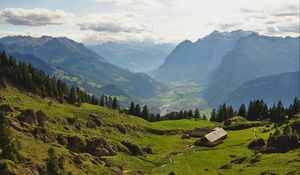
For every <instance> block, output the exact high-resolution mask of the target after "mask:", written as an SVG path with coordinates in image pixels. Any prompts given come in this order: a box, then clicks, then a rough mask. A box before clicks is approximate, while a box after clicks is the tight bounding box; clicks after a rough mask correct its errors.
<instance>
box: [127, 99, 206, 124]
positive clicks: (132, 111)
mask: <svg viewBox="0 0 300 175" xmlns="http://www.w3.org/2000/svg"><path fill="white" fill-rule="evenodd" d="M125 112H126V113H127V114H129V115H134V116H136V117H140V118H143V119H145V120H147V121H150V122H156V121H161V120H180V119H191V118H198V119H204V120H207V118H206V116H205V115H203V117H201V115H200V112H199V109H196V110H195V111H192V110H189V111H180V112H171V113H168V114H165V115H164V116H161V115H160V114H151V113H149V110H148V107H147V105H144V106H143V107H142V108H141V107H140V105H139V104H134V102H131V104H130V107H129V109H128V110H125Z"/></svg>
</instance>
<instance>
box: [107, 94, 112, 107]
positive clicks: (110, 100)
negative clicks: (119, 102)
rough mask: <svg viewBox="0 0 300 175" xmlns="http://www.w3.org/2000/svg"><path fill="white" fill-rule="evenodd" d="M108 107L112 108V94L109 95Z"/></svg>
mask: <svg viewBox="0 0 300 175" xmlns="http://www.w3.org/2000/svg"><path fill="white" fill-rule="evenodd" d="M107 107H108V108H110V109H111V108H112V98H111V96H109V97H108V106H107Z"/></svg>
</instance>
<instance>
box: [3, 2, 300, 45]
mask: <svg viewBox="0 0 300 175" xmlns="http://www.w3.org/2000/svg"><path fill="white" fill-rule="evenodd" d="M215 29H217V30H220V31H231V30H237V29H242V30H252V31H256V32H259V33H261V34H264V35H275V36H299V1H298V0H251V1H249V0H247V1H246V0H226V1H220V0H43V1H41V0H26V1H25V0H0V37H2V36H6V35H18V34H20V35H31V36H36V37H39V36H42V35H51V36H66V37H69V38H72V39H74V40H76V41H80V42H84V43H87V44H95V43H101V42H105V41H131V40H133V41H154V42H180V41H182V40H185V39H189V40H192V41H195V40H197V39H198V38H201V37H204V36H205V35H207V34H209V33H210V32H212V31H213V30H215Z"/></svg>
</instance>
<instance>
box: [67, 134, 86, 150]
mask: <svg viewBox="0 0 300 175" xmlns="http://www.w3.org/2000/svg"><path fill="white" fill-rule="evenodd" d="M67 141H68V145H67V147H68V149H70V150H71V151H74V152H82V151H84V149H85V148H86V142H85V141H84V140H83V139H81V138H80V137H78V136H71V137H68V138H67Z"/></svg>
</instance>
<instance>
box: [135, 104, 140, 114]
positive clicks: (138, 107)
mask: <svg viewBox="0 0 300 175" xmlns="http://www.w3.org/2000/svg"><path fill="white" fill-rule="evenodd" d="M134 115H135V116H137V117H140V116H141V108H140V105H139V104H137V105H136V106H135V108H134Z"/></svg>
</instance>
